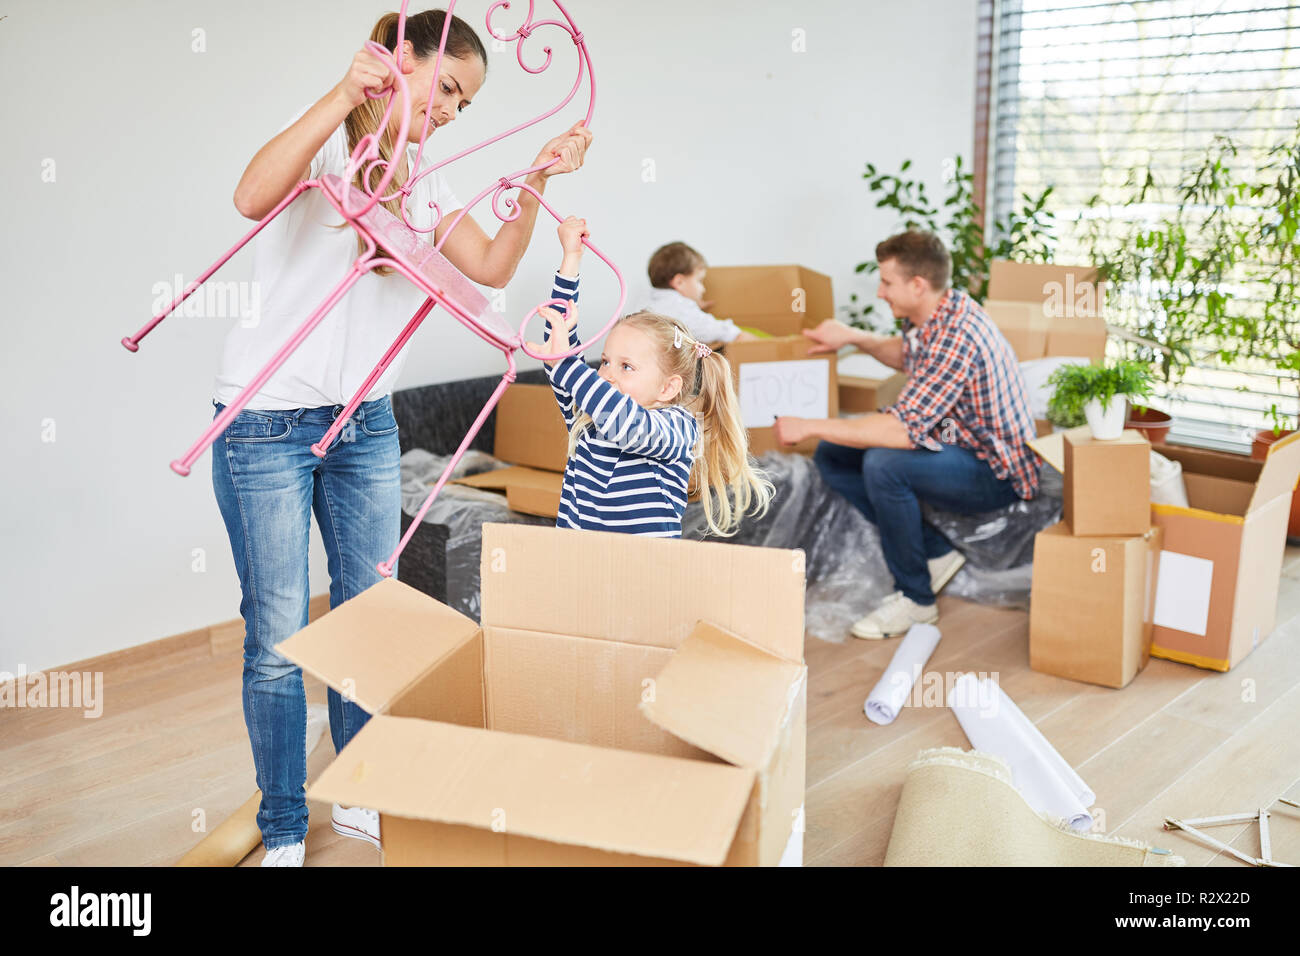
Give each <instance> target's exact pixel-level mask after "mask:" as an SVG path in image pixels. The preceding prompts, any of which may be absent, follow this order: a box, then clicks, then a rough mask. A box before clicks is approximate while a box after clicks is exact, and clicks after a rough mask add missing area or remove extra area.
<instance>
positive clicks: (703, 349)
mask: <svg viewBox="0 0 1300 956" xmlns="http://www.w3.org/2000/svg"><path fill="white" fill-rule="evenodd" d="M695 354H696V355H697V356H699V357H700V358H707V357H708V356H710V355H712V354H713V349H711V348H709V347H708V346H707V345H705V344H704V343H703V342H696V343H695Z"/></svg>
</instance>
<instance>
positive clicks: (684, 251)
mask: <svg viewBox="0 0 1300 956" xmlns="http://www.w3.org/2000/svg"><path fill="white" fill-rule="evenodd" d="M706 266H707V263H706V262H705V261H704V257H703V256H702V255H700V254H699V253H698V252H696V251H695V250H694V249H692V248H691V247H690V246H688V245H687V244H686V243H684V242H670V243H668V245H666V246H660V247H659V249H657V250H655V254H654V255H652V256H651V257H650V266H649V268H648V269H647V270H646V271H647V272H649V273H650V285H651V287H652V288H651V289H650V298H649V299H647V300H646V304H645V307H644V309H643V311H645V312H657V313H658V314H660V315H666V316H668V317H669V318H673V319H677V320H678V321H680V322H681V323H682V324H683V325H685V326H686V330H687V331H688V332H690V333H691V335H693V336H694V337H695V338H697V339H699V340H700V341H701V342H709V343H712V344H723V343H726V342H748V341H752V340H754V339H756V338H758V336H756V335H751V334H750V333H749V332H745V331H742V330H741V328H740V327H739V326H737V325H736V323H735V322H732V321H731V320H730V319H715V318H714V317H713V316H711V315H709V313H708V312H706V311H704V306H705V305H706V304H707V303H705V301H704V271H705V268H706Z"/></svg>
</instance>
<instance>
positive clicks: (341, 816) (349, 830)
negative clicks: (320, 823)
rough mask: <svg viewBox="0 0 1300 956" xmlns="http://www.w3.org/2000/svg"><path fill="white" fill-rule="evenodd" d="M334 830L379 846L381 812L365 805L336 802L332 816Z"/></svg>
mask: <svg viewBox="0 0 1300 956" xmlns="http://www.w3.org/2000/svg"><path fill="white" fill-rule="evenodd" d="M332 822H333V823H334V832H335V833H337V834H339V836H345V837H352V839H354V840H365V841H366V842H367V843H369V844H370V845H371V846H373V847H376V848H378V847H379V812H378V811H377V810H367V809H366V808H365V807H343V806H339V805H338V804H337V803H336V804H334V814H333V817H332Z"/></svg>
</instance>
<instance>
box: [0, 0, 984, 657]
mask: <svg viewBox="0 0 1300 956" xmlns="http://www.w3.org/2000/svg"><path fill="white" fill-rule="evenodd" d="M488 5H489V4H488V3H487V2H486V0H479V2H465V3H463V4H461V6H460V8H459V10H458V13H460V14H461V15H462V16H466V17H467V18H469V19H470V20H471V22H472V23H474V24H475V25H476V26H478V25H481V23H482V19H483V16H484V13H485V12H486V10H487V7H488ZM392 6H393V4H381V3H373V2H370V0H310V2H307V0H292V2H288V0H282V2H276V3H267V2H265V0H260V2H251V0H219V2H218V0H187V2H176V0H133V2H126V0H93V2H92V0H63V2H60V3H46V2H37V0H18V2H17V3H10V4H8V5H7V9H6V11H5V16H4V18H3V19H0V75H2V76H3V81H4V87H5V91H6V94H5V96H4V98H3V103H2V105H0V117H2V118H3V122H2V126H3V128H4V129H5V130H6V136H5V148H4V149H3V150H0V183H3V184H4V186H3V190H4V192H3V209H4V229H3V249H2V250H0V269H2V270H3V272H2V277H3V298H2V299H0V301H3V309H4V313H5V315H4V330H5V336H6V338H5V341H4V345H3V347H2V349H3V355H4V365H3V374H4V395H5V400H4V402H3V404H2V406H0V436H3V441H4V444H3V448H4V449H5V453H6V454H5V465H6V467H4V469H3V477H0V482H3V486H2V487H3V491H4V496H3V501H4V507H3V512H2V513H0V540H3V543H4V548H3V557H2V558H0V581H2V582H3V596H4V611H3V614H2V615H0V670H8V671H16V670H18V669H19V668H21V667H25V668H27V669H28V670H29V671H30V670H36V669H39V668H44V667H53V666H58V665H60V664H64V663H69V662H72V661H74V660H79V659H82V658H85V657H90V656H93V655H97V654H102V653H106V652H109V651H112V650H116V649H118V648H122V647H126V646H130V645H133V644H138V643H142V642H145V641H150V640H155V639H157V638H160V637H164V636H167V635H170V634H176V633H180V632H184V631H187V630H191V629H195V628H201V627H205V626H207V625H209V624H212V623H216V622H219V621H224V620H229V619H232V618H236V617H238V614H239V586H238V582H237V579H236V577H235V572H234V565H233V562H232V560H231V555H230V546H229V542H228V540H227V538H226V535H225V531H224V528H223V525H222V522H221V518H220V514H219V513H218V510H217V506H216V503H215V501H214V498H213V492H212V485H211V478H210V459H209V458H208V457H207V456H206V455H205V456H204V457H203V458H202V459H200V461H199V462H198V464H197V465H196V466H195V469H194V473H193V474H192V475H191V476H190V477H189V478H184V479H182V478H180V477H178V476H176V475H175V474H173V473H172V472H171V470H170V469H169V468H168V462H170V461H171V460H172V459H173V458H175V457H178V455H179V454H180V453H181V452H182V451H184V449H185V448H186V447H187V446H188V445H189V443H190V442H191V441H192V440H193V439H194V438H195V437H197V436H198V435H199V433H200V432H201V431H202V430H203V428H204V427H206V425H207V424H208V423H209V421H210V419H211V416H212V406H211V403H210V390H211V383H212V376H213V373H214V371H215V366H216V361H217V357H218V355H219V350H220V346H221V342H222V339H223V336H224V334H225V332H226V330H227V329H228V328H229V327H230V325H231V324H232V322H233V321H234V320H233V319H230V318H205V317H194V318H186V317H173V318H171V319H168V320H167V321H166V322H164V323H163V325H162V326H161V327H160V328H159V329H158V330H156V331H155V332H154V333H153V334H152V335H151V336H150V337H149V338H148V339H146V340H145V342H144V343H143V345H142V347H141V350H140V352H139V353H138V354H136V355H131V354H128V353H127V352H126V351H125V350H124V349H123V348H122V347H121V346H120V345H119V344H118V342H119V339H120V338H121V337H122V336H123V335H125V334H127V333H130V332H134V331H135V330H136V329H137V328H138V327H139V326H140V325H141V324H143V323H144V321H146V320H147V319H148V317H149V315H150V314H151V311H152V304H153V300H154V298H155V296H156V292H155V291H154V287H155V284H157V283H159V282H170V281H172V280H173V276H174V275H175V274H176V273H181V274H183V275H184V277H185V281H187V282H188V281H189V280H190V279H192V278H194V277H195V276H197V274H198V273H199V272H200V271H202V269H203V268H205V267H206V266H207V265H208V264H209V263H210V262H211V261H213V260H214V259H215V258H216V257H217V256H218V255H219V254H220V253H221V252H223V251H224V250H225V249H226V248H228V247H229V246H230V245H231V244H233V243H234V242H235V240H236V239H237V238H238V237H239V236H241V235H242V234H243V232H244V231H245V230H246V229H247V228H248V226H249V225H250V223H248V222H246V221H245V220H243V219H242V218H241V217H240V216H239V215H238V214H237V213H236V212H235V209H234V207H233V205H232V202H231V196H232V194H233V191H234V187H235V184H236V182H237V181H238V179H239V177H240V174H241V173H242V172H243V169H244V167H245V165H246V164H247V162H248V160H249V159H250V158H251V157H252V155H253V153H254V152H256V151H257V149H258V148H259V147H260V146H261V145H262V144H263V143H264V142H265V141H266V140H267V139H269V138H270V137H271V136H272V135H273V134H274V132H275V131H276V130H277V129H278V128H279V126H280V125H282V124H283V123H284V122H285V121H286V120H287V119H288V118H289V117H290V116H291V115H293V113H294V112H295V111H297V110H298V109H299V108H300V107H302V106H304V105H306V104H308V103H310V102H314V101H315V100H316V99H318V98H319V97H320V96H321V95H322V94H323V93H324V92H325V91H326V90H327V89H328V88H329V87H331V86H332V85H333V84H334V83H335V82H337V80H338V79H339V78H340V77H341V76H342V75H343V73H344V72H345V71H346V68H347V66H348V63H349V62H350V60H351V56H352V54H353V52H354V51H355V50H356V49H357V48H359V47H360V45H361V42H362V41H363V40H364V39H365V36H366V35H367V34H368V33H369V29H370V27H371V25H372V24H373V22H374V19H375V18H376V17H377V16H378V15H379V13H381V12H383V10H385V9H389V8H391V7H392ZM974 6H975V5H974V4H972V3H970V2H968V0H913V2H909V3H906V4H902V3H893V2H891V3H885V2H881V0H873V2H870V3H860V4H855V5H849V4H845V3H843V2H842V0H805V2H803V3H800V4H797V5H792V4H788V3H785V2H779V3H778V2H775V0H766V2H763V0H760V2H752V3H739V2H717V0H710V2H705V3H701V2H698V0H658V2H655V3H648V2H641V3H632V2H629V0H614V2H611V0H600V2H596V0H571V3H570V4H569V9H570V12H571V13H572V15H573V16H574V18H575V19H576V21H577V22H578V25H579V26H580V28H581V29H582V30H583V31H584V33H585V35H586V38H587V41H588V44H589V48H590V50H591V54H592V59H593V63H594V67H595V71H596V77H597V93H598V98H597V102H596V113H595V116H594V119H593V121H592V129H593V131H594V133H595V137H596V138H595V143H594V145H593V147H592V149H591V152H590V154H589V156H588V163H587V165H586V167H585V168H584V169H583V170H582V171H581V172H580V173H578V174H577V175H574V176H564V177H560V178H558V179H555V180H552V181H551V184H550V186H549V187H548V190H547V198H548V200H549V201H551V203H552V204H553V205H555V206H556V207H557V208H558V209H559V210H560V212H561V213H562V214H571V213H572V214H577V215H582V216H585V217H586V218H587V219H588V220H589V221H590V223H591V227H592V231H593V241H594V242H595V243H596V244H597V245H598V246H600V247H601V248H602V249H604V250H606V251H607V252H608V253H609V254H610V255H611V257H612V258H613V259H614V261H615V262H617V263H618V264H619V266H620V268H621V269H622V270H623V271H624V273H625V274H626V275H627V277H628V280H629V283H630V286H631V299H630V301H629V306H635V305H636V304H637V302H636V300H637V298H638V297H639V296H640V295H641V294H643V293H644V292H645V290H646V288H647V283H646V280H645V277H644V269H645V262H646V259H647V257H648V256H649V254H650V252H651V251H653V249H655V248H656V247H657V246H658V245H660V244H661V243H664V242H667V241H670V240H674V239H684V240H685V241H687V242H689V243H691V244H692V245H694V246H696V247H697V248H698V249H700V250H701V251H702V252H703V253H704V255H705V256H706V257H707V258H708V259H709V260H710V262H711V263H712V264H715V265H728V264H747V263H781V262H798V263H802V264H804V265H808V266H811V267H813V268H816V269H819V270H821V271H824V272H827V273H829V274H830V275H832V277H833V278H834V282H835V293H836V299H837V301H838V302H840V303H845V302H847V298H848V293H849V292H850V291H851V290H855V289H856V290H857V291H859V293H864V292H867V293H869V292H871V288H870V287H869V286H867V285H863V284H860V281H859V280H856V279H855V278H854V276H853V273H852V268H853V266H854V264H855V263H857V262H860V261H862V260H863V259H866V258H869V257H870V255H871V250H872V248H873V247H874V245H875V243H876V242H877V241H878V240H879V239H881V238H883V237H884V236H885V235H886V234H887V233H888V232H889V231H890V230H891V228H892V227H893V226H894V222H893V221H892V220H891V219H890V217H887V216H883V215H881V214H880V213H878V212H877V211H876V210H875V209H873V208H872V203H871V202H870V200H869V197H868V193H867V189H866V186H865V183H864V182H863V180H862V179H861V172H862V168H863V164H864V163H865V162H866V161H867V160H872V161H874V162H875V163H877V165H879V166H881V167H883V168H886V169H896V168H897V165H898V163H899V162H901V161H902V160H903V159H904V158H906V157H911V158H912V159H913V160H914V162H915V168H916V170H917V171H918V172H919V174H920V175H922V176H923V177H924V178H926V179H928V180H929V181H930V183H931V185H932V186H933V187H937V186H938V185H939V182H940V177H941V168H942V162H943V160H944V158H946V157H949V156H951V155H953V154H954V153H957V152H961V153H963V154H964V155H966V156H968V157H969V155H970V151H971V138H972V128H973V120H972V109H973V92H972V83H971V80H972V77H973V75H974V36H975V28H974V24H975V15H974ZM523 7H524V4H523V3H522V2H518V3H516V4H514V10H515V14H518V13H519V12H520V10H521V9H522V8H523ZM548 7H549V4H548V3H546V2H545V0H539V3H538V9H539V10H546V9H547V8H548ZM792 8H793V9H792ZM416 9H422V7H416ZM506 14H507V16H505V17H502V18H501V20H500V21H499V22H500V23H502V24H504V23H506V22H507V21H508V22H509V23H510V25H511V26H512V27H513V25H514V24H515V23H517V22H518V21H517V20H510V19H509V16H510V13H509V12H508V11H507V12H506ZM196 29H201V30H202V31H204V41H205V43H206V50H205V51H204V52H195V51H194V50H193V49H192V45H193V43H194V40H193V36H194V34H193V32H192V31H194V30H196ZM795 30H803V31H806V33H805V36H806V51H804V52H796V51H794V50H793V49H792V46H793V45H794V43H793V38H794V31H795ZM545 32H546V31H541V30H539V31H538V33H537V34H536V35H535V36H534V38H533V39H532V41H530V42H531V43H532V44H538V41H539V39H541V38H542V37H543V36H544V34H545ZM543 42H552V43H553V44H554V46H555V48H556V51H557V63H556V65H555V66H553V67H552V69H551V72H550V73H549V74H543V76H542V77H527V76H526V75H525V74H523V72H522V71H521V70H520V69H519V68H518V66H517V65H516V64H515V63H514V59H513V51H511V52H509V53H495V54H493V56H492V59H491V63H490V67H489V74H488V81H487V83H486V84H485V86H484V88H483V90H482V91H481V93H480V95H479V96H478V97H477V99H476V101H475V103H474V105H473V106H472V107H471V108H470V109H469V110H467V111H466V112H465V114H464V115H463V116H462V117H460V118H459V119H458V120H457V122H456V123H454V124H453V125H452V126H450V127H448V128H447V129H446V130H444V131H441V132H439V133H438V134H437V135H436V136H435V137H434V139H433V144H434V147H435V148H436V149H438V150H450V149H452V148H453V147H454V148H455V149H457V150H458V149H460V148H463V147H464V146H466V145H469V144H471V143H473V142H477V141H479V140H480V139H482V138H485V137H486V136H487V135H490V134H493V133H496V132H499V131H501V130H503V129H505V128H506V127H507V125H514V124H515V123H516V122H519V121H521V120H522V118H524V117H525V116H527V115H532V113H535V112H540V110H539V109H538V110H534V109H533V107H534V106H536V105H537V104H541V103H544V102H546V103H550V102H554V101H555V100H556V99H558V97H559V96H560V95H562V92H563V91H565V90H567V89H568V86H569V84H570V83H571V80H572V73H571V72H570V69H571V64H572V61H573V59H574V51H573V47H572V45H571V44H569V42H568V41H567V39H564V38H562V37H561V38H558V39H551V40H549V41H546V40H543ZM538 45H540V44H538ZM538 52H539V51H534V56H536V55H537V53H538ZM532 62H536V60H532ZM583 97H585V92H584V94H582V95H580V100H581V102H582V103H583V104H584V107H582V108H580V107H579V106H578V105H577V102H578V101H575V103H574V104H571V105H570V106H569V107H568V108H566V109H565V110H563V111H562V112H561V113H559V114H557V115H556V116H555V117H553V118H552V119H551V120H549V121H547V122H546V123H545V124H543V125H542V126H540V127H537V128H534V129H533V130H529V131H526V132H525V133H522V134H519V135H517V136H516V137H514V138H512V139H511V140H508V141H506V142H503V143H501V144H498V145H497V146H495V147H493V148H492V149H491V150H490V151H485V154H480V155H479V156H477V157H471V160H470V161H465V162H463V163H461V164H456V165H455V166H452V167H448V168H447V170H446V173H447V175H448V178H449V179H450V181H451V183H452V186H453V188H454V189H456V191H457V193H458V194H459V195H460V196H461V198H462V199H465V200H468V199H469V198H470V197H471V196H472V195H473V194H474V193H475V192H477V191H478V189H481V188H483V187H484V186H485V185H486V184H488V183H490V182H491V181H492V180H493V179H494V178H496V177H497V176H499V175H501V174H502V173H504V172H508V171H513V170H515V169H519V168H523V167H524V166H526V165H527V164H528V162H529V161H530V160H531V159H532V157H533V155H534V154H535V152H536V151H537V149H539V148H540V146H541V144H542V143H543V142H544V141H545V140H546V139H547V138H549V137H550V136H552V135H555V134H556V133H558V132H560V131H562V130H563V129H564V128H565V127H567V126H568V125H569V124H571V123H573V122H575V121H576V120H578V119H580V118H581V116H582V115H583V112H584V108H585V98H583ZM443 154H444V155H445V154H446V153H445V152H444V153H443ZM647 159H649V160H653V161H654V165H655V174H656V178H655V181H653V182H644V181H643V176H642V171H643V168H644V161H645V160H647ZM51 160H52V161H53V173H54V177H53V181H52V182H46V181H43V174H45V175H46V176H48V173H49V170H50V168H51V167H50V165H49V161H51ZM477 218H478V220H479V222H480V223H481V224H482V225H483V226H484V228H485V229H487V230H488V232H489V233H491V232H493V231H495V228H496V225H497V223H496V220H495V219H494V218H493V217H492V214H491V212H490V211H489V210H488V209H487V208H486V204H484V205H483V206H481V207H479V211H478V213H477ZM557 251H558V246H557V243H556V241H555V234H554V228H553V224H552V223H551V222H550V221H549V220H539V225H538V229H537V233H536V235H535V238H534V242H533V245H532V247H531V249H530V251H529V253H528V255H527V257H526V258H525V259H524V262H523V264H522V266H521V267H520V269H519V272H518V274H517V275H516V278H515V280H514V282H513V283H512V284H511V285H510V286H509V287H508V289H507V300H506V302H507V310H508V314H510V315H511V317H512V321H513V322H514V323H515V324H517V323H518V321H519V320H520V319H521V318H522V316H523V314H524V313H525V312H526V311H527V309H528V308H529V307H531V306H532V305H533V304H535V303H536V302H538V301H540V300H541V299H543V298H544V297H545V294H546V293H547V292H548V291H549V285H548V280H549V276H550V273H551V271H552V270H553V269H554V268H555V266H556V264H557V263H558V255H557ZM249 258H250V257H249V255H248V254H247V250H245V252H244V253H243V254H241V256H240V257H238V258H236V259H235V260H233V261H232V262H231V264H230V265H229V266H227V268H226V270H224V271H223V272H221V273H219V274H218V278H219V279H223V280H224V279H246V278H247V277H248V269H249ZM600 271H601V270H600V269H599V263H597V262H594V261H590V259H589V262H588V263H587V264H586V266H585V269H584V278H585V280H586V282H585V284H584V290H583V298H584V301H585V302H586V303H587V310H586V311H585V313H584V314H585V315H586V316H587V317H589V318H590V319H592V320H595V318H596V317H598V316H607V315H609V314H610V313H611V312H612V310H613V308H614V305H615V298H614V290H615V285H614V283H613V281H612V280H611V279H610V278H609V277H608V276H607V275H601V274H600ZM411 348H412V354H411V356H410V359H409V361H408V363H407V365H406V367H405V370H404V372H403V377H402V381H401V383H400V386H399V387H409V386H414V385H420V384H425V383H429V382H437V381H445V380H452V379H457V378H465V377H470V376H477V375H484V374H489V373H494V372H499V371H501V370H502V369H503V367H504V365H503V361H502V358H501V356H500V353H498V352H495V351H493V350H492V349H490V348H488V347H487V346H486V345H484V344H483V343H482V342H480V341H479V340H478V339H477V338H475V337H473V336H471V335H470V334H469V333H468V332H466V331H465V330H463V329H462V328H460V327H459V326H455V325H453V324H452V323H450V322H449V321H444V320H442V319H441V318H439V317H438V316H436V315H435V317H434V318H431V319H430V321H429V322H428V323H426V325H425V326H424V327H423V328H422V329H421V331H420V333H419V335H418V336H417V338H416V340H415V341H414V342H413V343H412V346H411ZM521 358H522V357H521ZM520 364H521V367H523V368H527V367H533V366H534V365H535V364H536V363H534V362H532V361H531V360H529V359H526V358H524V359H523V361H522V362H521V363H520ZM51 426H52V430H53V434H52V436H51V434H50V431H51ZM51 437H52V438H53V440H52V441H50V440H47V439H49V438H51ZM312 534H313V544H312V558H311V562H312V593H315V594H319V593H323V592H325V591H327V590H328V577H327V574H326V571H325V560H324V551H323V549H322V548H321V547H320V544H319V540H318V538H317V536H316V531H315V529H314V527H313V532H312ZM196 552H201V553H202V555H203V561H204V564H205V567H204V569H203V570H202V571H198V570H196V567H195V566H196V558H195V554H196Z"/></svg>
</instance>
